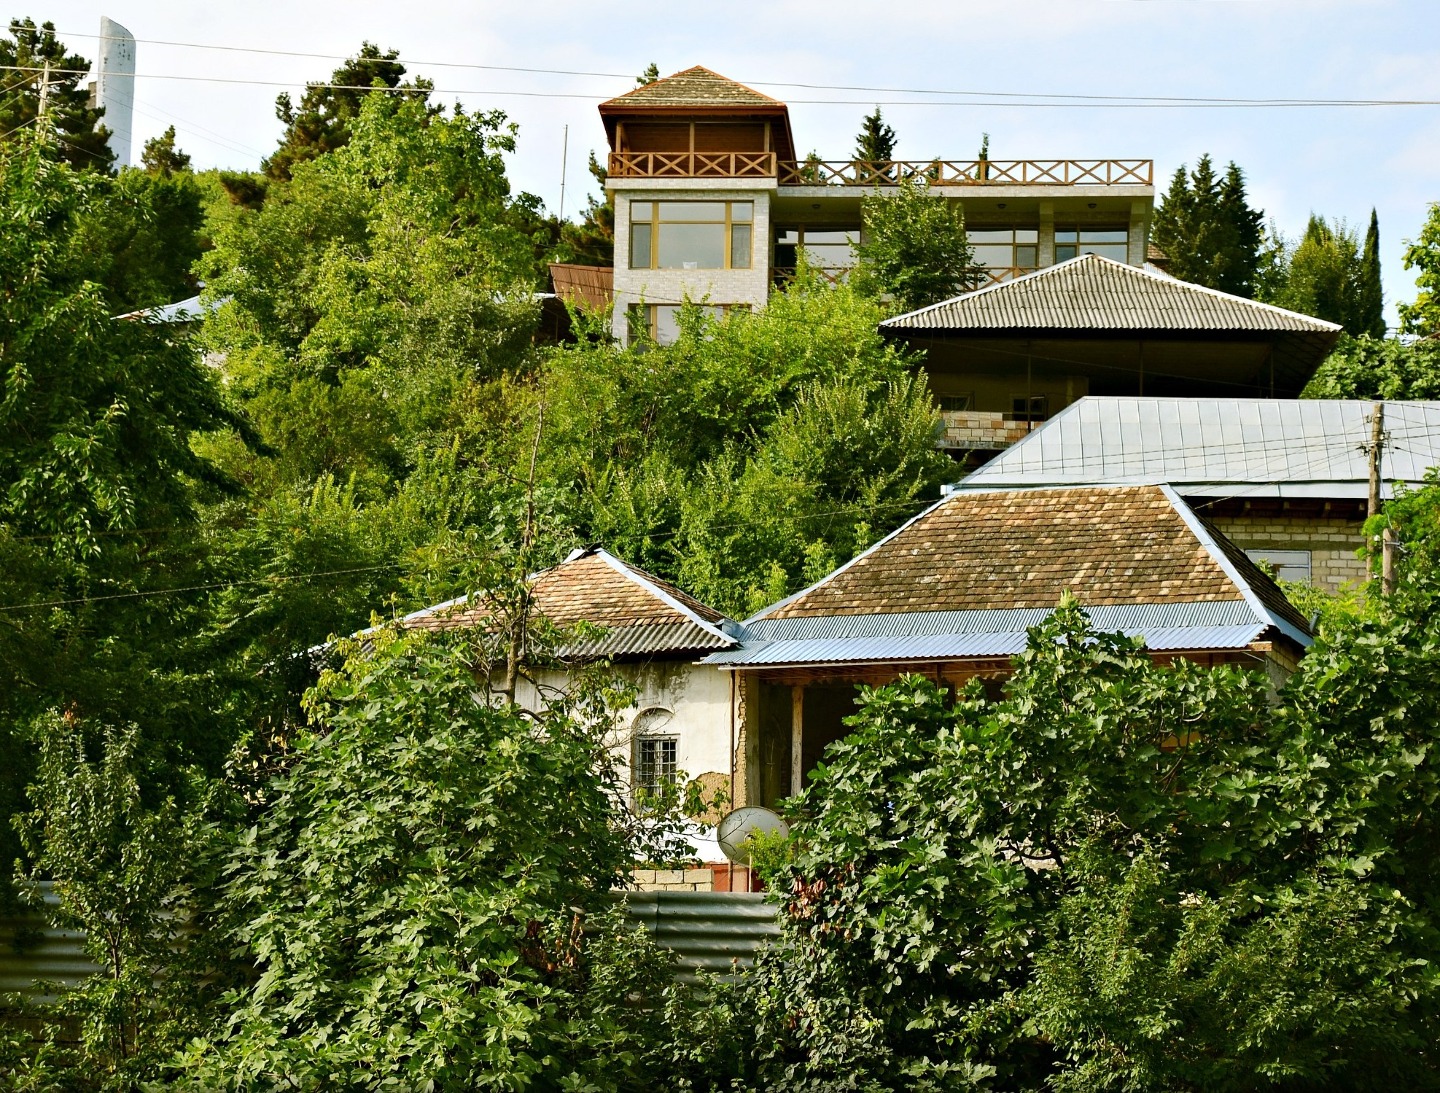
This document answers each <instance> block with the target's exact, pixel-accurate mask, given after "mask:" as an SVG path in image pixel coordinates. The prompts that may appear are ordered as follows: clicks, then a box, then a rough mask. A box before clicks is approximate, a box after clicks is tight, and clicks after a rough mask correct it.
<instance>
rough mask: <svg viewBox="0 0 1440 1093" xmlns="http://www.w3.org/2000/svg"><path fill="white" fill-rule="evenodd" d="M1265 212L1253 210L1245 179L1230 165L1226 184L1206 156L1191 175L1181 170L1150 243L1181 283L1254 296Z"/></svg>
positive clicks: (1162, 204) (1158, 212) (1163, 202)
mask: <svg viewBox="0 0 1440 1093" xmlns="http://www.w3.org/2000/svg"><path fill="white" fill-rule="evenodd" d="M1263 222H1264V213H1263V212H1262V211H1261V210H1259V209H1255V208H1252V207H1251V206H1250V203H1249V200H1248V198H1247V197H1246V193H1245V176H1244V173H1243V172H1242V171H1241V170H1240V168H1239V167H1238V166H1236V165H1235V164H1234V163H1231V164H1230V165H1229V166H1228V167H1227V168H1226V171H1225V176H1224V178H1223V179H1219V178H1217V177H1216V175H1215V168H1214V164H1213V163H1212V162H1211V159H1210V156H1209V155H1203V156H1201V157H1200V159H1199V161H1198V162H1197V163H1196V164H1195V169H1194V170H1193V171H1191V172H1190V173H1189V174H1188V175H1187V174H1186V171H1185V167H1184V166H1183V165H1182V166H1181V167H1180V168H1179V169H1178V170H1176V172H1175V175H1174V177H1173V178H1172V179H1171V181H1170V189H1169V190H1168V191H1167V192H1166V194H1165V197H1164V198H1163V199H1162V200H1161V202H1160V207H1159V208H1158V209H1157V210H1156V211H1155V224H1154V227H1153V229H1152V231H1151V238H1152V239H1153V240H1154V242H1155V245H1156V246H1157V247H1159V248H1160V249H1161V250H1163V251H1164V252H1165V253H1166V254H1167V255H1168V256H1169V259H1170V266H1169V269H1170V272H1171V273H1172V274H1174V275H1175V276H1176V277H1179V278H1180V279H1181V280H1183V281H1191V282H1193V283H1195V284H1197V285H1205V286H1206V287H1208V288H1214V289H1219V290H1220V291H1221V292H1230V293H1234V294H1235V295H1237V296H1251V295H1253V293H1254V291H1255V278H1256V274H1257V272H1258V270H1259V267H1260V261H1261V250H1262V248H1263V246H1264V242H1265V232H1264V229H1263V227H1262V224H1263Z"/></svg>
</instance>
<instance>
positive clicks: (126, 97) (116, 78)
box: [95, 16, 135, 167]
mask: <svg viewBox="0 0 1440 1093" xmlns="http://www.w3.org/2000/svg"><path fill="white" fill-rule="evenodd" d="M98 45H99V48H98V50H97V52H98V53H99V55H100V56H99V58H98V60H99V63H98V64H97V65H96V66H95V105H96V106H100V107H103V108H104V110H105V116H104V117H103V118H101V119H100V122H101V124H102V125H104V126H105V128H106V129H109V130H110V151H112V152H114V153H115V166H116V167H129V166H130V127H131V123H132V121H133V119H134V114H135V37H134V35H132V34H131V33H130V32H129V31H128V30H126V29H125V28H124V27H122V26H121V25H120V24H119V23H117V22H115V20H113V19H110V18H108V17H106V16H101V18H100V41H99V43H98Z"/></svg>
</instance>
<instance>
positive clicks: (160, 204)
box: [75, 168, 205, 314]
mask: <svg viewBox="0 0 1440 1093" xmlns="http://www.w3.org/2000/svg"><path fill="white" fill-rule="evenodd" d="M95 197H96V200H95V201H93V202H92V203H91V204H90V205H89V207H88V208H87V209H86V210H85V211H84V212H83V213H82V214H81V215H80V216H79V217H78V221H77V224H76V227H75V230H76V234H77V241H78V242H79V244H80V246H81V248H82V250H83V253H85V254H88V255H89V256H90V270H89V275H90V277H91V278H92V279H93V280H95V281H96V282H97V283H99V284H100V285H101V286H102V288H103V290H104V292H105V297H106V300H107V301H108V306H109V307H110V309H111V312H112V314H113V313H127V312H130V311H135V310H137V309H140V308H146V307H154V306H157V305H161V304H169V303H174V302H175V301H176V300H182V299H184V298H185V297H187V296H193V295H194V294H195V293H196V292H197V291H198V290H199V283H198V282H197V280H196V279H195V276H194V274H193V272H192V271H193V267H194V266H195V263H196V262H197V261H198V260H199V258H200V253H201V249H202V248H201V233H202V230H203V228H204V221H205V215H204V210H203V208H202V205H201V191H200V188H199V186H197V185H196V183H195V179H194V176H193V175H191V174H190V173H189V172H188V171H180V172H178V173H168V172H164V171H157V172H152V171H150V170H139V169H136V168H126V169H124V170H122V171H121V172H120V173H119V175H118V176H116V177H114V178H113V179H106V180H105V182H104V183H103V184H102V185H100V186H99V187H97V189H96V194H95Z"/></svg>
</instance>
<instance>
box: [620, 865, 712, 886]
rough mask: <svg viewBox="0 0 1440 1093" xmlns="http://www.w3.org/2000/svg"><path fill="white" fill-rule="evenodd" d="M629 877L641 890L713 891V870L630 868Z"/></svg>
mask: <svg viewBox="0 0 1440 1093" xmlns="http://www.w3.org/2000/svg"><path fill="white" fill-rule="evenodd" d="M630 878H631V880H632V881H633V882H634V885H635V887H636V888H637V889H639V890H640V891H641V892H713V891H715V870H713V869H711V868H709V867H704V866H702V867H701V868H698V869H632V870H630Z"/></svg>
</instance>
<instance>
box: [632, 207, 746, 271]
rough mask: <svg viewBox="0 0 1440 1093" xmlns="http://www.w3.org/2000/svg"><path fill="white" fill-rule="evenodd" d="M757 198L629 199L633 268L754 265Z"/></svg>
mask: <svg viewBox="0 0 1440 1093" xmlns="http://www.w3.org/2000/svg"><path fill="white" fill-rule="evenodd" d="M754 220H755V203H754V202H753V201H632V202H630V268H631V269H749V268H750V262H751V253H752V251H753V250H754Z"/></svg>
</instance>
